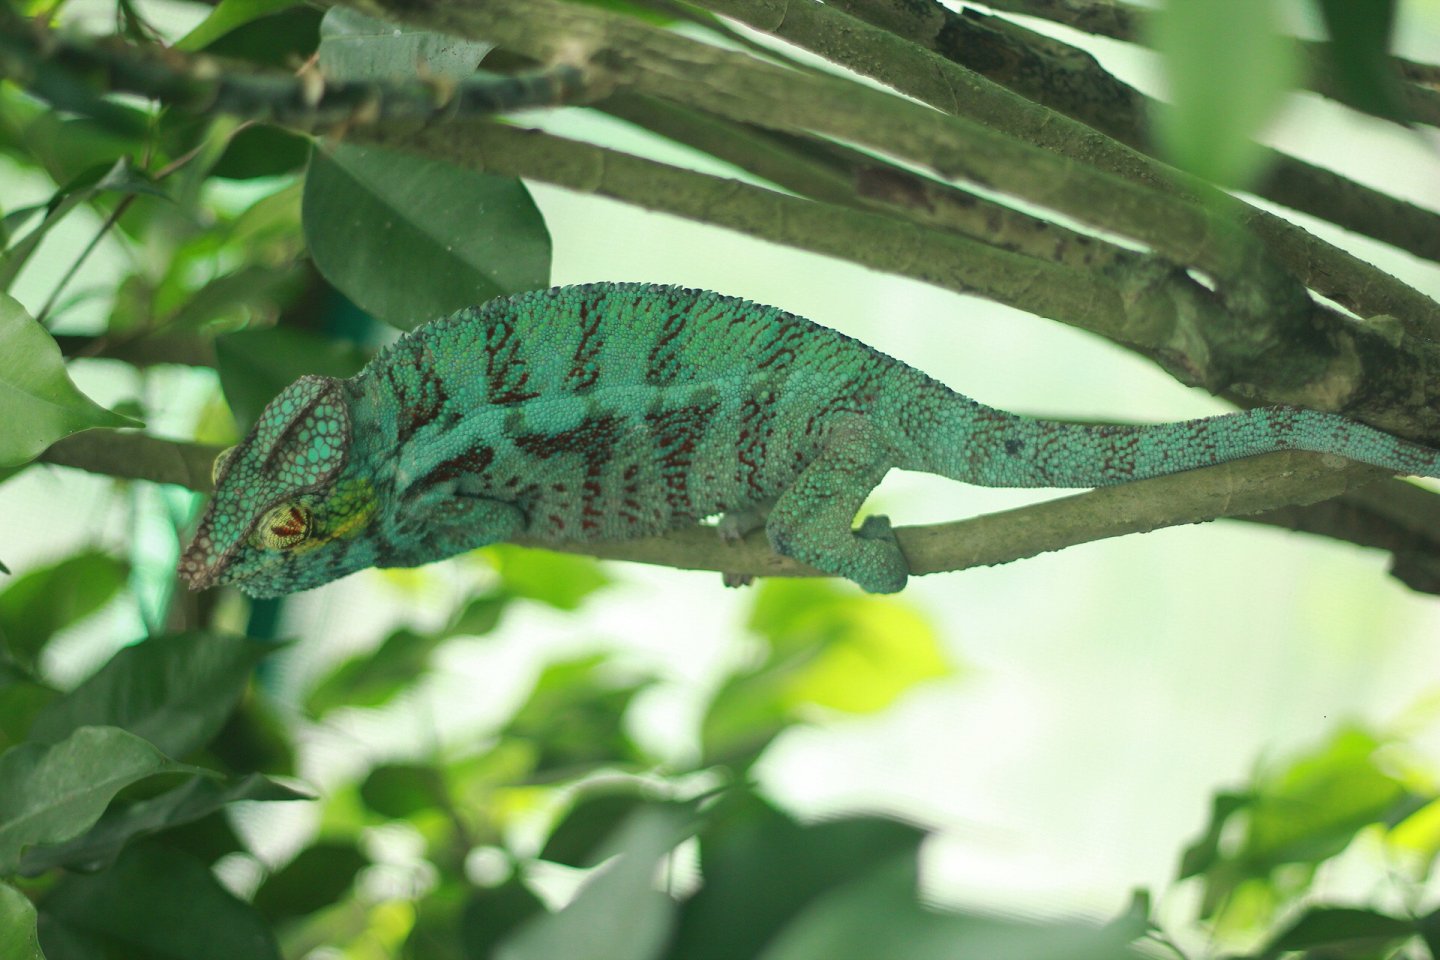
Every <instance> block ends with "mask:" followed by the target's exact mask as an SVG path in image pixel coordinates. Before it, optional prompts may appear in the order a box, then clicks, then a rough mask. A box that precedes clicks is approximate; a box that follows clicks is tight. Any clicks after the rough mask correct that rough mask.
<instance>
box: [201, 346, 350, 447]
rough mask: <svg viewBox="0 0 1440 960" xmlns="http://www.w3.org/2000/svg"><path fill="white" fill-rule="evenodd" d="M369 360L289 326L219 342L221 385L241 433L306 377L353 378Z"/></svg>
mask: <svg viewBox="0 0 1440 960" xmlns="http://www.w3.org/2000/svg"><path fill="white" fill-rule="evenodd" d="M368 359H369V358H368V357H367V356H366V355H365V354H364V352H363V351H360V350H358V349H356V348H354V347H352V346H349V345H347V344H343V343H337V342H336V341H334V340H327V339H325V338H324V337H318V336H316V335H315V334H313V333H310V332H308V331H305V330H295V329H293V328H290V327H271V328H269V329H263V330H241V331H239V332H237V333H227V334H223V335H221V336H218V337H216V338H215V361H216V364H217V365H218V367H219V371H220V386H221V388H222V389H224V391H225V399H226V400H227V401H228V402H229V404H230V409H231V410H232V411H233V412H234V413H235V419H236V420H237V421H238V422H239V424H240V426H241V429H242V431H243V430H244V429H246V428H248V427H249V426H250V424H252V423H254V422H255V420H256V419H257V418H258V417H259V416H260V411H261V410H264V409H265V405H266V404H267V403H269V402H270V401H271V400H273V399H275V395H276V394H278V393H279V392H280V391H281V390H284V389H285V388H286V387H288V386H290V384H292V383H294V382H295V381H296V380H298V379H299V378H300V377H302V376H304V375H305V374H307V373H314V374H319V375H321V376H326V377H340V378H344V377H349V376H353V375H354V374H356V373H358V372H359V371H360V368H361V367H363V366H364V365H365V362H366V360H368Z"/></svg>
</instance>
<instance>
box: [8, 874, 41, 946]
mask: <svg viewBox="0 0 1440 960" xmlns="http://www.w3.org/2000/svg"><path fill="white" fill-rule="evenodd" d="M0 957H4V958H5V960H45V954H43V953H41V952H40V941H39V940H38V939H37V938H36V936H35V905H34V904H33V903H31V902H30V898H29V897H27V896H25V894H23V893H21V892H20V891H19V890H16V889H15V888H14V887H12V886H10V885H9V884H8V883H0Z"/></svg>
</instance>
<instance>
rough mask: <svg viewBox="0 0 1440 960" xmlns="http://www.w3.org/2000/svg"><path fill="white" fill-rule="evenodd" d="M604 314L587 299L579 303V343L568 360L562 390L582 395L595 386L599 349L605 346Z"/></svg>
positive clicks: (598, 369) (597, 373)
mask: <svg viewBox="0 0 1440 960" xmlns="http://www.w3.org/2000/svg"><path fill="white" fill-rule="evenodd" d="M604 317H605V312H604V311H603V310H600V309H596V304H595V303H594V302H593V301H591V300H589V299H582V300H581V301H580V342H579V343H577V344H576V345H575V353H574V355H573V356H572V357H571V358H570V370H569V372H568V373H566V374H565V383H564V386H563V388H562V389H563V390H566V391H570V392H574V393H583V392H584V391H586V390H589V389H590V388H591V387H593V386H595V384H596V382H597V381H598V380H599V379H600V348H601V347H603V346H604V345H605V335H604V333H603V332H602V331H601V327H602V326H604Z"/></svg>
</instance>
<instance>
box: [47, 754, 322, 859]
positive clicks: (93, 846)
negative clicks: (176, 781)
mask: <svg viewBox="0 0 1440 960" xmlns="http://www.w3.org/2000/svg"><path fill="white" fill-rule="evenodd" d="M313 799H315V795H314V794H312V793H308V792H306V791H303V790H299V789H297V788H295V787H293V786H290V785H288V784H284V783H280V782H279V781H276V780H271V779H269V778H268V777H264V776H262V775H260V774H258V773H252V774H249V775H248V776H245V777H241V778H238V779H235V780H230V781H228V782H227V781H221V780H217V779H215V778H214V777H194V778H192V779H191V780H189V781H187V782H186V783H184V784H182V785H181V786H178V787H176V788H175V789H173V790H167V791H165V792H164V793H162V794H159V795H158V796H154V797H148V798H146V799H144V800H137V801H135V802H134V803H131V804H130V805H129V806H126V807H123V808H121V809H119V810H115V809H111V810H107V811H106V812H105V815H104V816H102V817H101V818H100V819H99V821H98V822H96V824H95V826H93V827H91V828H90V829H89V830H88V831H86V832H85V833H84V834H82V835H80V836H78V837H76V838H74V839H73V840H70V841H68V842H66V843H62V844H56V845H52V846H37V847H31V848H30V849H28V850H26V851H25V856H24V858H23V861H22V872H23V873H25V874H27V875H34V874H37V873H41V872H43V871H45V870H49V869H51V868H53V867H69V868H70V869H72V870H85V871H92V870H97V869H100V868H103V867H108V866H110V865H111V864H112V863H114V862H115V858H116V857H118V856H119V855H120V851H121V850H122V849H124V847H125V845H126V844H127V843H130V842H131V841H133V840H136V839H138V838H140V837H145V836H149V835H150V834H152V833H159V832H161V831H163V830H170V829H173V828H175V827H179V826H183V825H184V824H187V823H194V822H195V821H196V820H200V819H201V818H203V817H208V816H209V815H210V814H212V813H214V812H215V811H217V810H220V809H222V808H223V807H224V806H225V805H226V804H228V803H234V802H236V801H237V800H254V801H285V800H313Z"/></svg>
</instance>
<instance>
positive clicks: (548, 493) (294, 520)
mask: <svg viewBox="0 0 1440 960" xmlns="http://www.w3.org/2000/svg"><path fill="white" fill-rule="evenodd" d="M1272 450H1311V451H1315V452H1318V453H1334V454H1339V455H1341V456H1345V457H1349V458H1350V459H1352V460H1360V461H1363V462H1365V463H1372V464H1376V465H1378V466H1382V467H1385V468H1386V469H1388V470H1392V471H1394V472H1396V473H1406V474H1418V475H1422V476H1430V477H1435V476H1440V452H1437V451H1435V450H1432V449H1429V448H1427V447H1422V446H1419V445H1417V444H1413V443H1408V442H1406V441H1404V440H1400V439H1397V438H1395V437H1392V436H1390V435H1389V434H1386V433H1383V432H1381V431H1379V430H1376V429H1374V428H1371V427H1368V426H1365V425H1364V424H1360V423H1357V422H1355V421H1353V420H1349V419H1346V418H1345V417H1340V416H1336V415H1334V414H1329V413H1319V412H1316V411H1314V410H1304V409H1300V408H1298V407H1267V408H1260V409H1255V410H1246V411H1244V412H1242V413H1232V414H1227V415H1225V416H1220V417H1209V418H1206V419H1201V420H1188V421H1185V422H1184V423H1159V424H1153V425H1145V426H1104V425H1101V426H1084V425H1079V424H1071V423H1061V422H1057V421H1053V420H1036V419H1033V418H1031V417H1022V416H1018V415H1016V414H1012V413H1006V412H1005V411H1003V410H995V409H993V408H990V407H986V406H983V405H981V404H979V403H977V402H975V401H974V400H971V399H970V398H968V397H965V396H962V395H960V394H958V393H956V392H955V391H953V390H951V389H949V388H948V387H946V386H945V385H944V384H941V383H939V382H937V381H935V380H932V379H931V378H930V377H927V376H926V375H925V374H923V373H921V372H920V371H918V370H914V369H912V368H910V367H908V366H906V365H904V364H903V363H900V362H899V361H897V360H894V359H892V358H890V357H887V356H885V355H884V354H881V353H879V352H877V351H875V350H872V349H870V348H869V347H867V346H865V344H863V343H859V342H858V341H855V340H852V339H850V338H849V337H845V336H842V335H841V334H839V333H836V332H835V331H833V330H827V329H826V328H824V327H822V326H819V325H817V324H814V323H811V322H810V321H808V320H805V319H803V318H801V317H797V316H795V315H794V314H792V313H786V312H785V311H783V310H780V309H777V308H775V307H766V306H762V305H760V304H756V303H751V302H750V301H748V300H740V299H737V298H735V297H726V296H722V295H720V294H718V293H711V292H709V291H706V290H687V289H684V288H681V287H667V286H659V285H654V284H640V283H595V284H588V285H586V286H579V287H556V288H554V289H551V290H539V291H535V292H531V293H522V294H519V295H517V296H514V297H509V298H506V299H501V300H493V301H491V302H490V303H487V304H485V305H483V306H479V307H471V308H468V309H465V310H461V311H459V312H458V313H455V314H453V315H451V316H449V317H445V318H442V319H439V320H434V321H432V322H430V323H427V324H424V325H422V326H419V327H416V328H415V329H414V330H413V331H411V332H410V333H409V334H408V335H406V336H405V337H403V338H401V339H400V340H399V341H398V342H396V343H395V344H393V345H391V346H390V347H387V348H386V349H385V350H383V351H382V352H381V353H380V354H379V355H378V356H377V357H376V358H375V359H374V360H372V361H371V362H370V363H369V364H368V365H367V366H366V367H365V369H364V370H362V371H361V372H360V373H359V374H358V375H357V376H355V377H353V378H352V379H350V380H344V381H341V380H332V379H329V378H325V377H302V378H300V379H299V380H298V381H296V382H295V383H293V384H291V385H290V386H289V387H287V388H286V389H285V390H283V391H282V392H281V393H280V395H279V396H277V397H276V398H275V399H274V400H272V401H271V402H270V405H269V406H267V407H266V408H265V410H264V412H263V413H261V415H260V418H259V420H258V421H257V422H256V424H255V426H254V428H253V429H252V430H251V431H250V432H249V434H248V435H247V436H246V437H245V439H244V440H242V441H241V442H240V444H239V445H237V446H236V447H235V449H234V450H233V451H227V453H225V454H222V455H221V456H220V457H219V458H217V460H216V463H215V472H216V481H217V485H216V489H215V496H214V497H213V498H212V500H211V502H210V506H209V507H208V509H207V510H206V513H205V515H204V516H203V517H202V518H201V520H200V524H199V527H198V528H197V530H196V533H195V539H194V541H193V542H192V543H191V544H190V546H189V548H188V549H187V550H186V551H185V556H184V558H183V559H182V561H181V565H180V572H181V575H182V576H184V577H185V579H186V580H188V581H189V582H190V585H191V586H192V587H194V588H195V589H200V588H203V587H208V586H213V585H215V584H217V583H233V584H235V585H236V586H238V587H239V588H240V589H241V590H244V591H245V592H247V593H250V594H252V595H254V596H277V595H279V594H282V593H291V592H294V591H296V590H305V589H309V588H310V587H316V586H319V585H320V584H323V583H327V582H329V581H331V580H334V579H336V578H338V577H343V576H345V575H346V574H348V573H351V572H353V571H355V570H360V569H363V568H365V567H370V566H386V567H405V566H418V565H420V564H423V563H429V562H431V561H433V560H440V559H443V558H445V557H449V556H453V555H454V554H457V553H461V552H463V551H466V550H470V549H473V548H475V547H480V546H484V545H485V544H487V543H494V542H496V541H498V540H507V539H513V538H516V537H519V536H524V537H525V538H526V539H527V540H530V541H535V540H539V541H556V542H558V541H581V542H585V541H598V540H628V539H633V538H636V537H644V536H651V535H654V534H660V533H664V532H665V531H667V530H671V529H675V528H679V527H684V526H689V525H692V524H695V523H698V522H700V520H701V519H702V518H704V517H709V516H714V515H717V514H720V515H723V516H722V520H721V523H720V527H719V529H720V532H721V534H722V535H728V536H730V537H732V538H733V537H734V536H736V535H738V534H743V533H744V532H745V531H746V530H748V529H750V528H752V527H757V526H762V525H763V527H764V529H765V534H766V536H767V538H768V539H769V541H770V545H771V547H773V548H774V549H775V550H776V551H777V552H779V553H782V554H785V555H787V556H790V557H794V558H795V559H797V560H799V561H801V562H803V563H807V564H809V565H811V566H813V567H817V568H819V569H820V570H822V571H824V572H826V573H830V574H833V575H837V576H842V577H847V578H849V579H850V580H853V581H854V582H855V583H857V584H859V586H860V587H861V588H862V589H864V590H868V591H870V592H872V593H889V592H893V591H896V590H899V589H901V588H902V587H903V586H904V585H905V582H906V578H907V577H908V576H909V564H908V562H907V561H906V558H905V556H904V554H903V553H902V552H901V549H900V545H899V543H898V542H897V540H896V538H895V536H894V534H893V533H892V532H891V530H890V524H889V522H888V521H887V520H885V519H884V518H883V517H869V518H867V519H866V521H865V522H864V523H863V524H861V525H860V526H859V528H858V529H855V527H854V520H855V515H856V512H857V511H858V510H859V509H860V507H861V505H862V504H863V502H864V500H865V498H866V496H867V495H868V494H869V493H870V491H871V489H872V488H873V487H874V486H875V485H876V484H877V483H879V482H880V480H881V479H882V478H883V477H884V476H885V474H886V473H888V472H889V471H890V470H891V469H895V468H898V469H902V470H919V471H924V472H927V473H935V474H939V475H940V476H944V477H949V478H951V479H954V480H961V481H965V482H967V483H977V484H982V485H985V486H992V487H1066V488H1073V487H1098V486H1106V485H1110V484H1117V483H1126V482H1128V481H1131V480H1141V479H1144V478H1146V477H1155V476H1160V475H1162V474H1167V473H1176V472H1178V471H1181V470H1190V469H1194V468H1196V467H1203V466H1207V465H1209V464H1213V463H1220V462H1222V461H1225V460H1234V459H1236V458H1239V457H1249V456H1254V455H1255V454H1260V453H1268V452H1270V451H1272ZM277 504H278V506H277ZM297 548H298V549H297ZM740 573H743V571H741V572H740ZM731 579H733V580H735V581H738V580H740V579H742V578H741V577H739V576H738V575H736V576H732V578H731ZM727 582H729V581H728V580H727Z"/></svg>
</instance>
